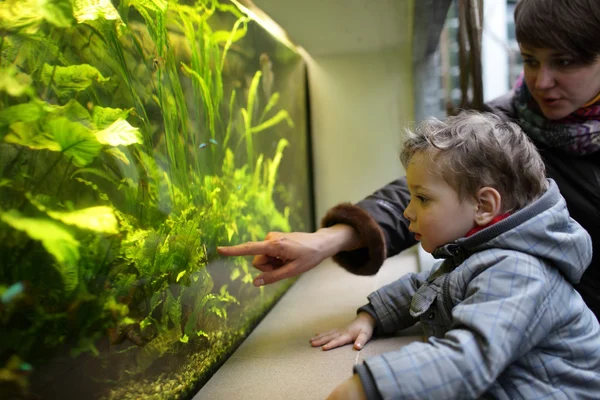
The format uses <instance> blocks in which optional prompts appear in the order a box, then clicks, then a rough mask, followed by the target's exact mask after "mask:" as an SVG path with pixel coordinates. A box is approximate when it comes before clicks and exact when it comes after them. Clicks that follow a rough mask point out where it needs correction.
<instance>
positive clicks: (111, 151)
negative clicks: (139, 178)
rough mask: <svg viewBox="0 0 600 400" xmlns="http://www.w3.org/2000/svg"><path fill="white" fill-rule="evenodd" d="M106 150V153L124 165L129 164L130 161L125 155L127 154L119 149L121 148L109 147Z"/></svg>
mask: <svg viewBox="0 0 600 400" xmlns="http://www.w3.org/2000/svg"><path fill="white" fill-rule="evenodd" d="M106 152H107V153H108V154H110V155H111V156H113V157H114V158H116V159H117V160H120V161H122V162H123V164H125V165H130V164H131V161H129V158H128V157H127V155H126V154H125V153H123V152H122V151H121V149H119V148H116V147H110V148H108V149H106Z"/></svg>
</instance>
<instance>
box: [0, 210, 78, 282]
mask: <svg viewBox="0 0 600 400" xmlns="http://www.w3.org/2000/svg"><path fill="white" fill-rule="evenodd" d="M0 219H1V220H2V221H4V222H5V223H6V224H7V225H9V226H11V227H12V228H14V229H16V230H18V231H21V232H25V233H26V234H27V236H29V237H30V238H32V239H34V240H38V241H40V242H42V245H43V246H44V248H45V249H46V251H47V252H48V253H50V254H52V255H53V256H54V258H55V259H56V261H58V263H57V264H55V267H56V269H57V271H58V272H59V273H60V275H61V277H62V279H63V283H64V285H65V290H66V291H67V292H71V291H72V290H73V289H75V288H76V287H77V285H78V284H79V271H78V268H77V266H78V263H79V242H78V241H77V240H76V239H75V237H73V235H72V234H71V233H70V232H69V231H68V230H67V229H65V227H64V226H63V225H62V224H61V223H59V222H56V221H53V220H50V219H46V218H29V217H25V216H23V215H22V214H21V213H20V212H18V211H16V210H10V211H6V212H1V213H0Z"/></svg>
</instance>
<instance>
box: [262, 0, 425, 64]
mask: <svg viewBox="0 0 600 400" xmlns="http://www.w3.org/2000/svg"><path fill="white" fill-rule="evenodd" d="M412 1H413V0H301V1H298V0H253V2H254V4H255V5H256V6H257V7H258V8H260V9H262V10H263V11H264V12H265V13H266V14H268V15H269V16H270V17H271V18H272V19H273V20H274V21H275V22H276V23H277V24H279V25H280V26H281V27H282V28H283V29H284V30H285V31H286V32H287V34H288V35H289V37H290V39H291V40H292V41H293V42H294V43H295V44H297V45H300V46H302V47H303V48H304V49H305V50H306V51H307V52H308V53H309V54H311V55H312V56H326V55H340V54H348V53H362V52H379V51H382V50H388V49H394V48H398V47H400V46H405V45H408V44H410V42H411V37H410V35H408V34H407V33H406V32H407V26H406V25H407V24H409V23H410V22H411V20H412V17H411V15H410V14H411V13H412ZM416 1H419V0H416Z"/></svg>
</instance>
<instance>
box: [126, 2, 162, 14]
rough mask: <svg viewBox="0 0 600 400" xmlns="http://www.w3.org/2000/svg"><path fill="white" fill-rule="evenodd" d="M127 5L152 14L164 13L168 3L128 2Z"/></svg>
mask: <svg viewBox="0 0 600 400" xmlns="http://www.w3.org/2000/svg"><path fill="white" fill-rule="evenodd" d="M129 5H130V6H134V7H135V8H139V7H142V8H145V9H147V10H151V11H154V12H165V11H167V6H168V2H167V1H166V0H129Z"/></svg>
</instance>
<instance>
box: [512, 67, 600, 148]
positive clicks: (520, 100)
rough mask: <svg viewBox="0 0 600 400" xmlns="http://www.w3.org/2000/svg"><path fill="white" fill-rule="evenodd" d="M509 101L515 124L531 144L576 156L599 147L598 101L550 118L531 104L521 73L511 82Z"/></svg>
mask: <svg viewBox="0 0 600 400" xmlns="http://www.w3.org/2000/svg"><path fill="white" fill-rule="evenodd" d="M513 101H514V105H515V110H516V112H517V115H516V116H517V119H518V120H519V125H521V128H523V130H524V131H525V133H527V135H528V136H529V137H530V138H531V139H532V140H533V141H534V142H535V143H538V144H541V145H543V146H545V147H550V148H558V149H562V150H564V151H565V152H567V153H570V154H576V155H586V154H592V153H595V152H597V151H598V150H600V102H596V103H594V104H592V105H589V106H587V107H585V106H584V107H582V108H580V109H578V110H576V111H575V112H573V113H572V114H570V115H569V116H567V117H565V118H562V119H559V120H554V121H551V120H549V119H547V118H545V117H544V116H543V115H542V114H541V113H540V111H538V110H537V107H535V101H534V100H533V98H532V97H531V93H529V89H528V88H527V85H526V84H525V82H524V80H523V75H522V74H521V76H520V77H519V79H517V82H516V84H515V97H514V100H513Z"/></svg>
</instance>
